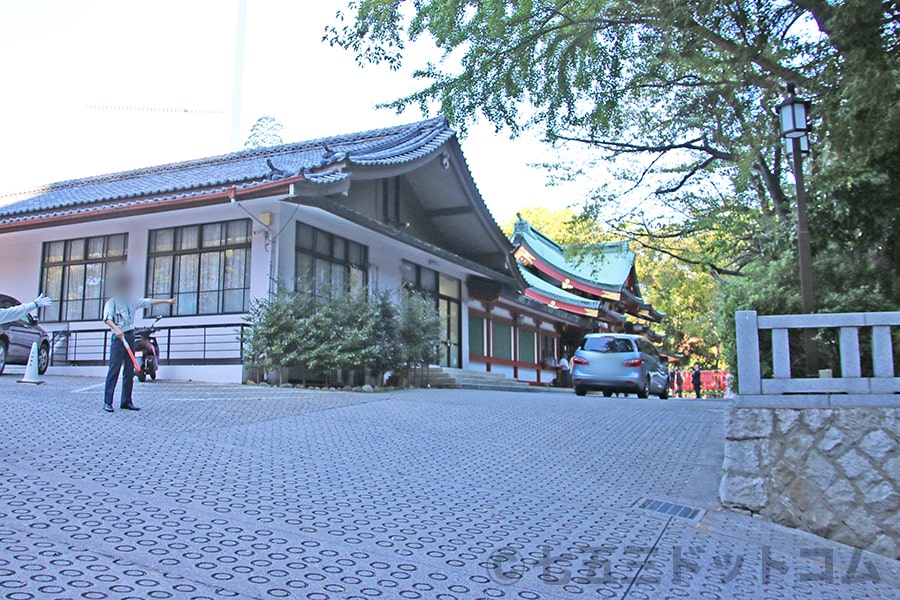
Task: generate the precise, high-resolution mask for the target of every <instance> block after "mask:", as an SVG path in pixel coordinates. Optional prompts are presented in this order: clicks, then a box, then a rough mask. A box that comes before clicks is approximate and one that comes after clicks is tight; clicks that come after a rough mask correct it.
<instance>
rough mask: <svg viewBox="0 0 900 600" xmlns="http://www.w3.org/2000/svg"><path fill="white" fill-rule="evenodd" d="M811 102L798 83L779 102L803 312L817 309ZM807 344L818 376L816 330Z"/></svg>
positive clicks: (808, 333)
mask: <svg viewBox="0 0 900 600" xmlns="http://www.w3.org/2000/svg"><path fill="white" fill-rule="evenodd" d="M808 112H809V102H807V101H806V100H801V99H800V98H797V96H796V95H795V90H794V85H793V84H788V95H787V98H785V99H784V102H782V103H781V104H779V105H778V116H779V119H780V121H781V136H782V137H783V138H784V139H785V144H786V146H787V150H788V156H789V157H790V158H791V161H792V163H793V168H794V182H795V183H796V185H797V244H798V246H799V248H798V252H799V258H800V294H801V296H802V297H803V312H805V313H814V312H816V294H815V291H814V289H813V266H812V250H811V249H810V243H809V216H808V214H807V210H806V189H805V188H804V185H803V158H804V157H805V156H808V155H809V137H808V135H807V134H808V133H809V121H808V119H807V114H808ZM803 346H804V348H805V350H806V372H807V375H808V376H810V377H815V376H818V372H819V350H818V348H817V347H816V341H815V339H814V332H813V330H812V329H804V330H803Z"/></svg>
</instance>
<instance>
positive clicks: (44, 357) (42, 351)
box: [38, 344, 50, 375]
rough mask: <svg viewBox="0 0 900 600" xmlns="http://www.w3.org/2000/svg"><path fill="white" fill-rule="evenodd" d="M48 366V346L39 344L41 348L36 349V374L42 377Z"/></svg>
mask: <svg viewBox="0 0 900 600" xmlns="http://www.w3.org/2000/svg"><path fill="white" fill-rule="evenodd" d="M49 366H50V346H49V345H47V344H41V347H40V348H38V374H39V375H43V374H44V373H46V372H47V368H48V367H49Z"/></svg>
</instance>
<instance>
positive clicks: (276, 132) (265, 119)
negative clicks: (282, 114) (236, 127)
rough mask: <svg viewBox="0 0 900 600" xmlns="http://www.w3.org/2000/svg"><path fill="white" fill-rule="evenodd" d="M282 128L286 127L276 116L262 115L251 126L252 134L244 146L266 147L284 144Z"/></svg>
mask: <svg viewBox="0 0 900 600" xmlns="http://www.w3.org/2000/svg"><path fill="white" fill-rule="evenodd" d="M282 129H284V127H282V125H281V123H279V122H278V121H276V120H275V118H274V117H269V116H262V117H260V118H258V119H257V120H256V122H255V123H254V124H253V127H251V128H250V135H249V136H248V137H247V141H246V142H244V148H265V147H267V146H278V145H279V144H283V143H284V142H282V140H281V130H282Z"/></svg>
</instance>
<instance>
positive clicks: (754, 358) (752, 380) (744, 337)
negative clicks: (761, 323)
mask: <svg viewBox="0 0 900 600" xmlns="http://www.w3.org/2000/svg"><path fill="white" fill-rule="evenodd" d="M734 320H735V325H736V328H737V359H738V360H737V362H738V386H739V387H740V393H741V394H742V395H758V394H760V393H762V382H761V380H760V378H761V374H760V368H759V328H758V323H757V320H756V311H755V310H740V311H738V312H737V313H735V315H734Z"/></svg>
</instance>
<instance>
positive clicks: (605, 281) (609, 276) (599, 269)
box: [512, 219, 635, 291]
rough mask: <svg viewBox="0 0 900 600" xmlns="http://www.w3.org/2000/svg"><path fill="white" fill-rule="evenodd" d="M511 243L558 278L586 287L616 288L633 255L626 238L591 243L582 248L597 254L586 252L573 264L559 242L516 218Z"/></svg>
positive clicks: (621, 283)
mask: <svg viewBox="0 0 900 600" xmlns="http://www.w3.org/2000/svg"><path fill="white" fill-rule="evenodd" d="M512 243H513V245H524V246H526V247H527V248H528V249H529V251H530V252H531V253H532V254H534V255H535V256H537V257H540V259H541V261H542V263H543V264H544V265H546V266H547V267H548V268H549V269H551V270H553V271H555V272H557V273H559V274H560V275H561V276H562V279H561V281H563V280H566V279H568V280H569V281H571V282H579V283H581V284H582V285H583V286H584V287H587V288H599V289H603V290H608V291H619V290H621V289H622V288H623V287H624V286H625V284H626V282H627V280H628V276H629V275H630V274H631V271H632V269H633V268H634V258H635V255H634V253H633V252H631V251H630V250H629V249H628V244H627V243H625V242H612V243H601V244H591V245H590V246H589V247H585V249H589V250H590V254H591V255H596V256H597V258H596V259H591V260H588V255H587V253H586V254H585V260H583V261H581V262H580V263H578V264H575V263H573V262H572V261H571V260H569V258H568V257H566V253H565V250H564V249H563V247H562V246H560V245H559V244H558V243H556V242H554V241H553V240H552V239H550V238H549V237H547V236H546V235H544V234H543V233H542V232H540V231H538V230H537V229H535V228H534V227H532V226H531V224H530V223H529V222H528V221H524V220H521V219H520V220H519V221H517V222H516V225H515V231H514V233H513V236H512ZM585 291H586V290H585Z"/></svg>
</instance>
